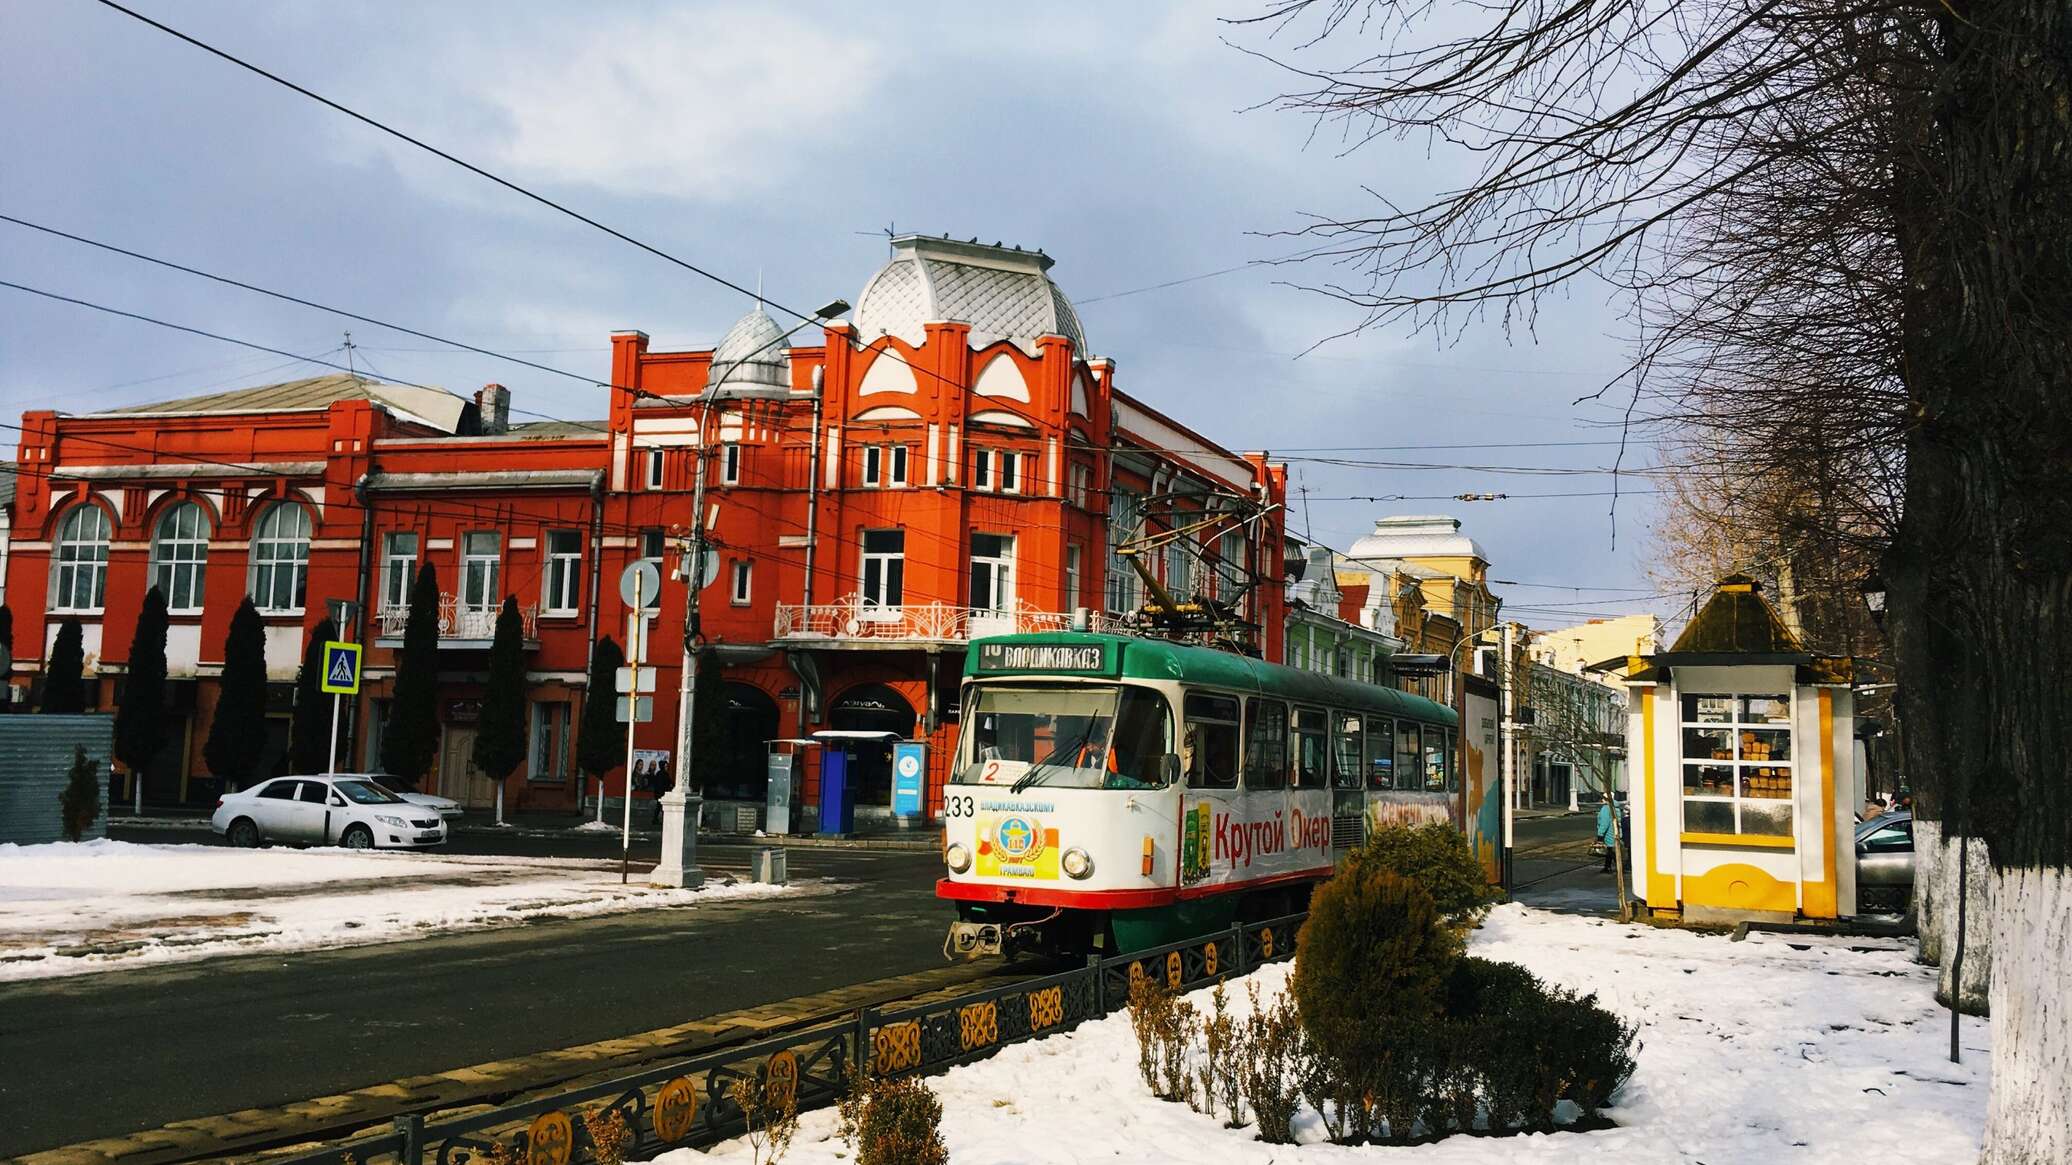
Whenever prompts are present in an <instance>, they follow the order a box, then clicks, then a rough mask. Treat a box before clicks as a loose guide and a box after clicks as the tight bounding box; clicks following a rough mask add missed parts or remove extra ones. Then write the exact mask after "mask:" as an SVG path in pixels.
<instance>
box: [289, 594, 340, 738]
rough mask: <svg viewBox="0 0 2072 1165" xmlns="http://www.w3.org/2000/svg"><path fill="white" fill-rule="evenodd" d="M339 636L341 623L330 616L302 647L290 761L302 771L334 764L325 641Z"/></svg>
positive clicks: (330, 699) (317, 627) (330, 700)
mask: <svg viewBox="0 0 2072 1165" xmlns="http://www.w3.org/2000/svg"><path fill="white" fill-rule="evenodd" d="M336 638H338V624H336V623H333V622H332V621H331V620H330V619H329V618H328V617H327V618H324V619H320V620H318V621H317V625H316V626H314V627H312V628H310V629H309V643H308V645H307V646H305V647H304V648H303V649H302V670H301V671H298V672H296V673H295V720H294V723H293V725H292V726H291V727H290V728H289V730H288V764H289V767H290V768H291V769H293V770H294V771H295V772H298V773H321V772H324V771H326V770H328V769H329V768H330V767H331V702H332V700H333V699H335V697H332V696H328V695H325V694H324V644H325V643H327V642H329V641H331V640H333V639H336Z"/></svg>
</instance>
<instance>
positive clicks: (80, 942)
mask: <svg viewBox="0 0 2072 1165" xmlns="http://www.w3.org/2000/svg"><path fill="white" fill-rule="evenodd" d="M618 866H619V864H618V862H616V861H580V860H570V859H564V858H522V857H462V856H446V855H436V854H426V853H382V852H372V853H369V852H353V851H349V850H339V849H307V850H296V849H251V850H246V849H231V848H228V847H224V846H208V845H139V844H134V843H130V842H120V841H90V842H83V843H80V844H77V845H70V844H64V843H57V844H51V845H28V846H23V845H0V981H6V980H10V979H38V978H47V977H51V976H58V975H76V974H81V973H84V972H90V971H106V970H114V969H118V968H123V967H131V966H136V965H139V964H142V963H146V962H170V961H180V960H190V959H199V958H207V957H210V956H214V955H221V954H232V953H244V952H249V951H286V950H307V949H311V948H316V947H336V946H357V945H361V944H365V943H378V942H388V941H392V940H394V939H398V938H403V937H406V936H410V935H416V934H423V933H427V932H434V931H447V930H459V929H466V928H473V927H484V926H495V925H500V924H510V923H517V922H526V921H530V920H533V919H538V918H576V917H583V916H588V915H597V914H615V913H619V912H622V911H631V910H648V909H668V908H681V907H689V906H695V905H699V904H703V903H708V902H715V901H720V900H725V899H739V898H750V897H762V896H766V895H771V894H778V893H783V892H784V889H785V888H784V887H779V886H765V885H758V884H754V883H736V884H719V883H708V884H707V886H706V888H704V889H702V890H677V889H664V888H658V887H651V886H648V885H646V884H644V883H642V882H641V881H640V880H639V879H640V875H639V874H638V873H636V874H635V875H634V880H633V882H632V884H630V885H624V886H622V885H620V884H619V870H618Z"/></svg>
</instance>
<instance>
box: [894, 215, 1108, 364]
mask: <svg viewBox="0 0 2072 1165" xmlns="http://www.w3.org/2000/svg"><path fill="white" fill-rule="evenodd" d="M1051 263H1052V260H1051V257H1050V256H1048V255H1046V254H1044V253H1043V252H1041V251H1025V250H1023V249H1021V248H1020V247H1003V246H1001V245H1000V244H998V243H994V244H992V245H991V246H987V245H985V244H983V243H980V242H978V241H977V240H975V239H974V240H972V241H970V242H958V241H957V240H955V239H948V238H938V237H936V236H933V235H900V236H898V237H896V238H894V239H893V240H892V259H891V260H890V261H889V262H887V263H886V264H885V265H884V266H883V267H881V268H879V269H878V273H877V274H876V275H873V276H871V279H870V282H869V283H866V284H864V287H863V294H861V295H859V296H857V298H856V314H855V316H854V317H853V318H854V319H855V322H856V335H857V337H858V338H859V339H860V340H862V341H863V342H864V343H866V344H868V343H870V342H871V341H873V340H875V339H877V338H878V337H879V336H897V337H899V338H900V339H901V340H904V341H906V342H907V343H909V344H919V343H920V342H921V341H922V340H923V339H925V338H926V333H924V332H923V331H922V327H921V325H923V324H925V323H931V322H935V321H940V320H956V321H959V322H962V323H966V324H969V325H971V346H972V347H974V348H980V347H984V346H985V345H987V344H991V343H994V342H996V341H999V340H1012V341H1013V342H1014V343H1015V344H1016V345H1018V346H1019V347H1020V348H1021V349H1022V350H1023V351H1025V352H1028V353H1031V354H1034V353H1035V351H1036V337H1038V336H1045V335H1056V336H1063V337H1065V338H1066V339H1068V340H1070V341H1072V347H1073V348H1074V350H1076V351H1077V352H1078V353H1079V354H1080V355H1082V356H1084V355H1085V354H1086V338H1085V336H1084V334H1083V333H1082V332H1081V331H1080V327H1079V314H1078V313H1077V312H1075V311H1073V310H1072V302H1071V301H1070V300H1068V299H1066V298H1065V293H1064V292H1062V291H1060V290H1058V286H1057V284H1055V283H1052V282H1051V281H1050V276H1049V275H1047V274H1045V272H1047V271H1049V270H1050V266H1051Z"/></svg>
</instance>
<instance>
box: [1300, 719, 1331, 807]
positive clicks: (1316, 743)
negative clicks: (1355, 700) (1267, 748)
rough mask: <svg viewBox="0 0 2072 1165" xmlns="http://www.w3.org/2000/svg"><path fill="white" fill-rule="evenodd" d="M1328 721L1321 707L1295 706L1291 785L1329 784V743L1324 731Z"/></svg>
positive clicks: (1304, 787)
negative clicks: (1293, 778)
mask: <svg viewBox="0 0 2072 1165" xmlns="http://www.w3.org/2000/svg"><path fill="white" fill-rule="evenodd" d="M1328 724H1329V719H1328V718H1327V717H1326V716H1325V714H1324V710H1323V709H1322V708H1297V709H1295V787H1296V788H1298V789H1321V788H1323V787H1324V786H1325V785H1327V784H1329V783H1330V778H1329V777H1328V776H1327V775H1326V774H1327V773H1328V772H1329V771H1330V763H1331V762H1330V754H1329V752H1328V751H1327V749H1328V747H1329V745H1328V744H1327V743H1326V741H1325V736H1324V730H1325V728H1326V726H1327V725H1328Z"/></svg>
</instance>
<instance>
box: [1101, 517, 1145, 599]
mask: <svg viewBox="0 0 2072 1165" xmlns="http://www.w3.org/2000/svg"><path fill="white" fill-rule="evenodd" d="M1139 501H1140V499H1139V498H1138V497H1137V495H1135V494H1129V493H1121V494H1117V495H1115V499H1114V502H1113V503H1112V504H1111V505H1110V506H1109V507H1108V571H1107V576H1106V587H1107V589H1106V590H1105V591H1104V592H1103V593H1102V595H1101V601H1102V602H1104V603H1106V604H1107V607H1108V610H1109V611H1111V612H1113V613H1114V614H1118V615H1127V614H1129V613H1131V612H1133V611H1135V610H1136V609H1137V607H1138V606H1139V604H1140V600H1139V599H1138V595H1137V588H1138V586H1139V585H1140V583H1139V580H1138V578H1137V572H1136V570H1135V569H1134V568H1132V567H1131V566H1130V564H1129V559H1128V558H1126V557H1124V556H1123V555H1122V554H1121V553H1119V551H1120V549H1121V547H1122V546H1123V544H1125V543H1127V542H1129V541H1130V540H1131V539H1133V538H1135V537H1136V536H1137V531H1138V529H1139V527H1140V526H1141V524H1142V521H1143V519H1142V517H1141V515H1139V514H1138V513H1137V505H1138V503H1139Z"/></svg>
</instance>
